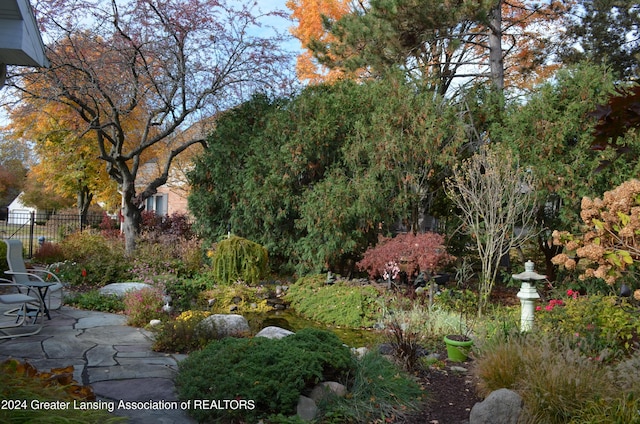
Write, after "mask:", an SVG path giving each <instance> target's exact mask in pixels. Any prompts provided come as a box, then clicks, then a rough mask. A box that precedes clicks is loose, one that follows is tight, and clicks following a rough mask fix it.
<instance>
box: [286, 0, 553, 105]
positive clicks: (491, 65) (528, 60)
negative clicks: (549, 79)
mask: <svg viewBox="0 0 640 424" xmlns="http://www.w3.org/2000/svg"><path fill="white" fill-rule="evenodd" d="M314 4H315V3H314ZM562 10H564V6H562V4H561V3H560V2H552V3H550V4H549V5H545V6H540V5H530V4H529V3H527V2H522V1H508V2H507V1H483V2H474V3H469V2H459V3H455V4H450V3H447V2H443V1H441V0H372V1H371V2H368V3H367V4H366V6H365V5H363V4H362V3H361V4H359V6H358V8H357V9H352V10H351V11H350V13H348V14H345V15H344V16H342V17H341V18H340V19H337V18H334V17H333V16H329V14H326V16H325V17H324V21H325V28H324V32H323V33H320V34H318V33H317V32H315V33H314V34H315V35H314V37H313V38H312V39H311V40H310V41H309V42H307V41H306V40H302V41H303V45H304V46H306V47H307V48H308V49H310V50H311V51H313V52H314V54H315V56H316V57H317V58H318V60H319V62H320V63H322V64H325V65H326V66H328V67H329V68H330V69H342V70H346V71H351V72H353V71H355V70H356V69H361V70H362V69H366V70H367V71H369V72H370V73H371V74H372V75H379V74H380V73H381V72H384V71H385V70H386V69H388V68H389V67H401V68H403V69H405V71H406V73H407V75H408V76H410V77H413V78H419V79H421V80H422V82H423V83H424V82H427V81H428V82H430V84H431V85H432V90H433V91H435V92H437V93H439V94H445V93H447V91H448V90H449V88H450V86H451V85H452V82H453V80H454V79H456V78H457V79H467V80H468V79H484V80H489V81H491V82H492V83H493V85H494V86H495V87H496V88H498V90H502V88H503V87H504V84H505V81H506V82H507V83H509V84H512V85H513V84H518V85H519V86H523V85H524V86H527V87H528V86H529V84H531V81H533V80H535V79H536V78H539V77H541V76H544V75H545V73H546V72H548V71H547V69H548V68H549V67H550V65H551V64H549V63H548V55H547V54H546V53H547V50H546V48H547V45H546V39H547V38H546V37H545V36H544V35H545V33H547V32H548V31H549V27H550V26H553V25H554V24H557V22H558V18H559V16H560V12H561V11H562ZM310 13H311V12H310ZM314 13H317V12H314ZM294 17H297V16H296V15H294ZM304 26H305V21H302V20H300V21H299V26H298V28H302V27H304ZM358 75H362V72H359V73H358Z"/></svg>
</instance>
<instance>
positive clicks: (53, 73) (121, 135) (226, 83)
mask: <svg viewBox="0 0 640 424" xmlns="http://www.w3.org/2000/svg"><path fill="white" fill-rule="evenodd" d="M36 12H37V16H38V19H39V22H40V23H41V24H42V25H43V37H44V40H45V43H46V54H47V57H48V59H49V61H50V62H51V67H50V68H49V69H37V70H33V69H17V70H14V71H13V72H12V73H10V74H9V75H7V84H8V85H9V86H10V87H13V93H14V94H16V95H17V96H18V97H19V99H20V100H22V101H28V100H33V99H38V100H43V101H47V102H54V103H59V104H61V105H64V106H65V107H67V108H69V109H70V110H72V111H74V113H75V114H76V116H77V117H78V118H79V119H78V120H77V121H74V122H75V123H78V124H80V123H81V124H82V125H80V126H79V127H78V128H70V129H71V130H72V132H73V133H74V134H73V136H75V137H77V138H82V139H85V140H87V139H90V140H92V142H93V143H95V145H94V146H95V149H94V150H93V153H92V154H95V155H97V157H99V158H100V159H101V160H102V161H104V163H105V164H106V171H107V173H108V175H109V176H110V178H112V179H113V180H114V181H115V182H116V183H117V184H118V188H119V191H120V192H121V195H122V206H123V230H124V233H125V241H126V251H127V253H129V254H131V253H132V252H133V251H134V249H135V241H136V234H137V233H138V229H139V224H140V219H141V212H142V210H143V209H144V204H145V200H146V199H147V198H149V197H150V196H152V195H153V194H155V193H156V191H157V189H158V187H160V186H161V185H163V184H165V183H166V181H167V179H168V176H169V172H170V169H171V164H172V162H173V160H174V158H175V157H176V156H178V155H179V154H181V153H182V152H184V151H186V150H187V149H189V148H190V147H191V146H193V145H196V144H205V143H206V138H205V137H206V134H201V133H197V134H196V133H192V134H190V135H189V137H188V138H187V139H185V138H182V137H180V136H179V135H180V134H182V133H183V132H184V131H185V130H186V129H187V128H189V127H192V126H193V125H194V123H195V122H198V121H200V120H202V119H203V118H207V117H210V116H213V115H214V114H215V113H216V112H217V111H219V110H223V109H226V108H228V107H231V106H233V105H235V104H237V103H238V102H240V101H242V100H243V99H244V98H245V97H246V96H247V95H249V94H251V93H252V92H254V91H255V90H257V89H264V90H271V91H276V92H277V91H280V90H283V89H285V88H287V89H288V88H289V85H288V83H289V81H288V79H287V75H286V69H285V68H283V66H282V65H283V64H284V63H287V61H288V57H287V54H286V53H282V50H281V49H280V47H279V45H280V44H279V41H280V40H279V38H278V37H277V35H273V36H269V37H265V36H261V35H256V34H260V32H259V31H258V30H259V29H260V22H259V20H258V19H259V15H260V13H259V11H258V10H256V9H255V6H243V5H238V4H237V3H229V4H227V2H225V1H220V0H197V1H193V0H191V1H187V0H167V1H156V0H131V1H127V2H122V1H116V0H99V1H89V0H78V1H73V2H66V1H65V2H61V1H57V0H47V1H42V2H39V3H38V10H37V11H36ZM262 29H264V28H262ZM276 34H277V33H276ZM156 148H157V149H158V150H162V151H165V152H166V155H164V156H163V157H161V158H157V160H158V161H159V170H160V172H159V174H158V175H157V176H155V177H153V178H149V179H148V180H146V181H145V184H144V185H143V186H139V182H140V181H141V178H140V177H141V176H142V174H143V169H144V165H145V154H147V153H148V152H149V151H150V150H153V149H156Z"/></svg>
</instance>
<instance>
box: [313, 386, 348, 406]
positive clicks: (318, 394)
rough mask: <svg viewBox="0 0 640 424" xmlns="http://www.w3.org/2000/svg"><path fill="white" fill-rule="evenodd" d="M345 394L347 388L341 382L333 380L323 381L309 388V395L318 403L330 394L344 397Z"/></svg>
mask: <svg viewBox="0 0 640 424" xmlns="http://www.w3.org/2000/svg"><path fill="white" fill-rule="evenodd" d="M346 395H347V388H346V387H345V386H344V385H343V384H340V383H338V382H335V381H323V382H321V383H318V384H317V385H316V386H315V387H314V388H313V390H311V394H309V397H310V398H311V399H313V401H314V402H315V403H316V404H319V403H321V402H322V401H323V400H325V399H326V398H329V397H331V396H338V397H345V396H346Z"/></svg>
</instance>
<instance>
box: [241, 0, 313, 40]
mask: <svg viewBox="0 0 640 424" xmlns="http://www.w3.org/2000/svg"><path fill="white" fill-rule="evenodd" d="M240 1H241V2H246V1H252V0H240ZM255 3H257V5H258V8H259V9H260V10H262V11H263V12H268V11H276V10H279V11H284V12H286V13H287V14H291V11H290V10H289V9H287V6H286V5H285V4H286V3H287V0H256V1H255ZM265 22H267V23H268V24H270V25H272V26H274V27H276V28H278V29H279V30H281V31H282V32H286V33H287V34H290V33H289V28H290V27H291V26H293V25H294V22H293V21H291V20H287V19H279V18H275V17H274V18H272V19H269V20H267V21H265ZM290 39H291V41H290V42H288V43H287V49H288V50H292V51H298V50H300V48H301V46H300V42H299V41H298V39H296V38H295V37H293V36H290Z"/></svg>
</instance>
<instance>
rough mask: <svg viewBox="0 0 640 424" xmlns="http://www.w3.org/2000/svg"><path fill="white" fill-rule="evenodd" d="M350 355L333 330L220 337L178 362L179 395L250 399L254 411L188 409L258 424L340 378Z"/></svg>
mask: <svg viewBox="0 0 640 424" xmlns="http://www.w3.org/2000/svg"><path fill="white" fill-rule="evenodd" d="M352 367H353V358H352V356H351V352H350V350H349V348H348V347H346V346H345V345H344V344H343V343H342V342H341V341H340V339H339V338H338V337H337V336H335V335H334V334H333V333H331V332H328V331H321V330H315V329H305V330H301V331H299V332H298V333H296V334H294V335H291V336H289V337H286V338H284V339H267V338H263V337H255V338H251V339H246V338H245V339H241V338H224V339H221V340H216V341H213V342H211V343H210V344H209V345H208V346H207V347H206V348H205V349H203V350H201V351H198V352H194V353H192V354H191V355H190V356H189V357H188V358H187V359H185V360H184V361H183V362H182V363H181V364H180V370H179V374H178V377H177V380H176V382H177V385H178V393H179V396H180V398H181V399H183V400H188V399H235V400H247V401H248V400H253V401H254V402H255V408H254V409H246V408H245V409H238V410H235V411H234V410H216V409H212V410H202V409H199V410H193V411H191V414H192V415H193V416H194V417H195V418H196V419H198V420H200V421H218V422H233V421H234V420H240V419H242V420H245V421H246V422H258V420H260V419H261V418H266V417H268V416H270V415H276V414H283V415H285V416H288V415H294V414H295V407H296V405H297V402H298V398H299V396H300V395H301V394H302V393H305V391H306V390H310V389H311V388H313V386H315V384H316V383H318V382H320V381H324V380H331V381H342V382H345V380H346V378H347V375H348V372H349V370H351V369H352Z"/></svg>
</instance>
